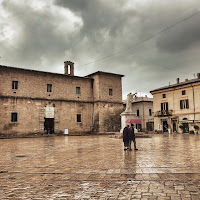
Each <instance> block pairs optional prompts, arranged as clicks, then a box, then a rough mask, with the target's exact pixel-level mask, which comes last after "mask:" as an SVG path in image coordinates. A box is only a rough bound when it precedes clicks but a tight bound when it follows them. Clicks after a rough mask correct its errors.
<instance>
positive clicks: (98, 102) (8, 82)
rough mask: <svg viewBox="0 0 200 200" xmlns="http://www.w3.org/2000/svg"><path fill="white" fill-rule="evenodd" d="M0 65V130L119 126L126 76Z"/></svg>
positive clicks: (79, 129)
mask: <svg viewBox="0 0 200 200" xmlns="http://www.w3.org/2000/svg"><path fill="white" fill-rule="evenodd" d="M64 68H65V73H64V74H56V73H49V72H42V71H35V70H28V69H21V68H15V67H7V66H2V65H0V119H1V120H0V134H1V135H9V134H10V135H20V134H23V135H26V134H33V133H44V132H47V131H48V132H51V133H53V132H54V133H61V132H62V133H63V132H64V130H66V129H68V131H69V133H91V132H97V133H98V132H112V131H119V130H120V124H121V123H120V113H121V112H122V110H123V105H122V84H121V78H122V77H123V75H120V74H113V73H107V72H100V71H98V72H95V73H93V74H89V75H87V76H85V77H78V76H74V63H72V62H70V61H66V62H65V65H64Z"/></svg>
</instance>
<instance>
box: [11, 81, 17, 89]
mask: <svg viewBox="0 0 200 200" xmlns="http://www.w3.org/2000/svg"><path fill="white" fill-rule="evenodd" d="M12 89H14V90H17V89H18V81H12Z"/></svg>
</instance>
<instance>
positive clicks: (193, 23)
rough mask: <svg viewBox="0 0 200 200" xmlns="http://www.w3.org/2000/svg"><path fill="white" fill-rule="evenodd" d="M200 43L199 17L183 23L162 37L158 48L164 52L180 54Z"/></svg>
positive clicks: (159, 39)
mask: <svg viewBox="0 0 200 200" xmlns="http://www.w3.org/2000/svg"><path fill="white" fill-rule="evenodd" d="M199 42H200V26H199V16H195V17H193V18H192V19H191V20H190V19H188V21H187V22H183V23H182V24H180V25H178V26H177V27H175V28H174V30H170V31H168V32H166V33H165V34H164V35H162V36H160V37H159V38H158V40H157V47H158V48H160V49H161V50H164V51H169V52H170V51H173V52H179V51H183V50H185V49H188V48H190V47H192V46H193V45H196V44H198V43H199Z"/></svg>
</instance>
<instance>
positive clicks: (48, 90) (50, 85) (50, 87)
mask: <svg viewBox="0 0 200 200" xmlns="http://www.w3.org/2000/svg"><path fill="white" fill-rule="evenodd" d="M47 92H52V84H47Z"/></svg>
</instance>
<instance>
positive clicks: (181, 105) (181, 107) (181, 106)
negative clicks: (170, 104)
mask: <svg viewBox="0 0 200 200" xmlns="http://www.w3.org/2000/svg"><path fill="white" fill-rule="evenodd" d="M180 109H183V104H182V100H180Z"/></svg>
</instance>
